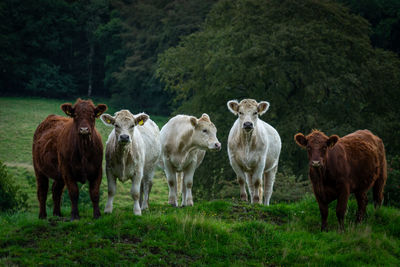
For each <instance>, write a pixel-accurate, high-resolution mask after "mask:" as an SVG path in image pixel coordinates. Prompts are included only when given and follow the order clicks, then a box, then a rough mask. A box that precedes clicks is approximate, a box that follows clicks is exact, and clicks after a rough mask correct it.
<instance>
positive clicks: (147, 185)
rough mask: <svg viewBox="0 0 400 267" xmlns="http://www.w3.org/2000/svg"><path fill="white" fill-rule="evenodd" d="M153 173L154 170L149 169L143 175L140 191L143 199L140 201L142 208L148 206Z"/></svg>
mask: <svg viewBox="0 0 400 267" xmlns="http://www.w3.org/2000/svg"><path fill="white" fill-rule="evenodd" d="M153 175H154V170H151V171H149V172H148V173H146V174H144V175H143V179H142V185H143V190H141V192H140V195H143V200H142V202H141V207H142V210H144V209H148V208H149V197H150V190H151V187H152V185H153V181H152V180H153ZM142 191H143V192H142Z"/></svg>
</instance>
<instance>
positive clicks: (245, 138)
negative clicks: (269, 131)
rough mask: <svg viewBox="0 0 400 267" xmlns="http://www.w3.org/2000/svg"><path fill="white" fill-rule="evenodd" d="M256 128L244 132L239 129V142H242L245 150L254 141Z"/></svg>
mask: <svg viewBox="0 0 400 267" xmlns="http://www.w3.org/2000/svg"><path fill="white" fill-rule="evenodd" d="M256 130H257V128H254V129H253V130H252V131H251V132H246V131H245V130H243V129H240V131H241V133H240V143H242V144H243V145H244V146H245V148H246V149H247V150H249V149H250V146H251V144H252V143H253V142H255V139H256V136H257V134H255V131H256Z"/></svg>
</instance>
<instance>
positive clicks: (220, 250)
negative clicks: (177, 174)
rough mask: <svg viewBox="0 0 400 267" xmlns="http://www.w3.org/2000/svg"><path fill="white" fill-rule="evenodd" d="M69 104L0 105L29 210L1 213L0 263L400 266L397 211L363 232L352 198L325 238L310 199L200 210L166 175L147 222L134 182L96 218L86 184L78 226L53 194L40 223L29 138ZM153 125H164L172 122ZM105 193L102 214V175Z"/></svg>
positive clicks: (206, 205)
mask: <svg viewBox="0 0 400 267" xmlns="http://www.w3.org/2000/svg"><path fill="white" fill-rule="evenodd" d="M63 102H65V101H59V100H47V99H27V98H0V160H1V161H4V162H6V164H7V166H9V168H8V170H9V172H10V173H11V174H13V176H14V179H15V183H16V184H17V185H19V186H20V187H21V190H22V191H23V192H25V193H27V194H28V204H29V206H28V208H27V210H24V211H19V212H17V213H15V214H6V213H0V266H69V265H82V266H129V265H139V266H192V265H194V266H291V265H295V266H400V210H399V209H396V208H390V207H382V208H381V209H380V210H378V211H374V208H373V206H372V205H368V208H367V214H368V216H367V221H366V222H365V223H363V224H361V225H358V226H357V225H355V224H354V217H355V213H356V210H357V205H356V203H355V201H354V200H352V201H350V203H349V207H348V212H347V215H346V219H345V225H346V230H345V231H344V232H343V233H341V232H338V230H337V222H336V216H335V203H332V205H330V210H329V212H330V213H329V218H328V223H329V227H328V228H329V232H327V233H321V232H320V230H319V227H320V215H319V209H318V205H317V204H316V201H315V200H314V197H313V196H311V195H306V196H305V197H304V199H303V200H302V201H299V202H297V203H293V204H276V205H272V206H269V207H265V206H262V205H249V204H248V203H243V202H241V201H239V200H237V199H229V200H213V201H199V200H198V199H196V195H194V201H195V204H194V207H185V208H174V207H170V206H169V205H168V204H167V197H168V187H167V184H166V181H165V176H164V173H163V171H162V170H158V171H157V172H156V174H155V178H154V186H153V190H152V193H151V196H150V210H148V211H144V213H143V216H141V217H139V216H134V215H133V212H132V204H133V202H132V199H131V197H130V195H129V189H130V183H129V182H126V183H125V184H122V183H120V182H118V185H117V195H116V197H115V202H114V211H113V213H112V214H111V215H105V214H103V212H102V217H101V218H100V219H98V220H93V219H92V206H91V202H90V199H89V196H88V192H87V191H88V190H87V185H86V184H85V185H83V186H82V187H81V190H80V199H79V209H80V215H81V220H80V221H74V222H70V221H69V220H68V218H69V214H70V206H71V205H70V201H69V199H68V197H67V194H64V199H63V204H62V214H63V215H64V217H63V218H56V217H53V216H51V214H52V206H51V195H50V193H49V197H48V205H47V207H48V209H47V212H48V214H49V216H48V219H47V220H39V219H38V201H37V199H36V184H35V177H34V174H33V169H32V165H31V162H32V160H31V144H32V136H33V132H34V131H35V129H36V127H37V125H38V124H39V123H40V122H41V121H42V120H43V119H44V118H45V117H46V116H47V115H48V114H52V113H55V114H59V115H63V114H62V112H61V110H59V106H60V104H62V103H63ZM113 112H114V111H110V113H113ZM155 118H156V122H157V123H158V124H159V126H162V124H163V123H165V121H166V120H167V118H164V117H155ZM96 125H97V127H98V129H99V131H100V133H101V135H102V137H103V142H105V140H106V137H107V136H108V134H109V132H110V131H111V128H108V127H106V126H104V125H103V124H102V123H101V122H100V120H97V122H96ZM0 179H1V177H0ZM194 184H196V176H195V180H194ZM194 186H196V185H194ZM50 191H51V190H50ZM101 192H102V194H101V200H100V208H101V211H103V209H104V204H105V201H106V199H107V183H106V178H105V175H103V181H102V184H101Z"/></svg>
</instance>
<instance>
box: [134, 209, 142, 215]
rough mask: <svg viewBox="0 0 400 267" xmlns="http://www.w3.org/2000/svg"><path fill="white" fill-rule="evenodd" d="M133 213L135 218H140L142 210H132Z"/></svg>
mask: <svg viewBox="0 0 400 267" xmlns="http://www.w3.org/2000/svg"><path fill="white" fill-rule="evenodd" d="M133 213H134V214H135V215H137V216H142V210H133Z"/></svg>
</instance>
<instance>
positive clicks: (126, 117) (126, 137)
mask: <svg viewBox="0 0 400 267" xmlns="http://www.w3.org/2000/svg"><path fill="white" fill-rule="evenodd" d="M100 118H101V120H102V121H103V123H104V124H105V125H108V126H114V130H115V137H116V139H117V142H118V144H120V145H122V146H124V145H126V144H128V143H130V142H132V140H133V138H134V130H135V127H136V126H139V127H140V126H142V125H144V123H145V122H146V121H147V120H148V119H149V116H148V115H147V114H144V113H142V114H139V115H138V116H136V117H135V116H134V115H133V114H132V113H130V112H129V110H126V109H124V110H121V111H118V112H116V113H115V116H114V117H113V116H111V115H109V114H103V115H101V117H100Z"/></svg>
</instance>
